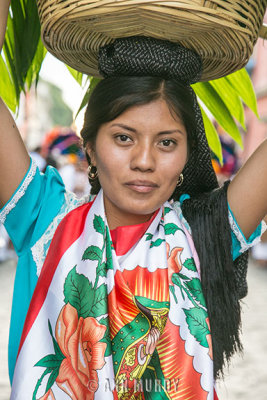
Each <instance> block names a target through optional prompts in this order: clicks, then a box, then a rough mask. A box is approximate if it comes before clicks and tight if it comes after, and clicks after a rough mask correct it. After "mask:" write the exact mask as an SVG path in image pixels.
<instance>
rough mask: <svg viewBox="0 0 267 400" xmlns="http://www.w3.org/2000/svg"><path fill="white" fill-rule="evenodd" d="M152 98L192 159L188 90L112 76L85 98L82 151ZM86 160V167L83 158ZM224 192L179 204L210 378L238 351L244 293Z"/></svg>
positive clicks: (243, 265) (193, 124) (194, 146)
mask: <svg viewBox="0 0 267 400" xmlns="http://www.w3.org/2000/svg"><path fill="white" fill-rule="evenodd" d="M157 99H164V100H165V101H166V103H167V105H168V107H169V109H170V112H171V113H172V114H173V115H174V117H175V116H178V117H179V118H180V119H181V121H182V122H183V124H184V126H185V129H186V132H187V140H188V151H189V159H190V157H191V156H192V157H194V154H196V152H197V151H198V143H197V140H196V132H197V129H198V125H197V121H196V118H195V111H194V100H193V98H192V89H191V88H190V87H189V86H184V85H182V84H180V83H178V82H177V81H175V80H172V79H163V78H160V77H152V76H144V77H140V76H139V77H134V76H117V77H109V78H106V79H104V80H102V81H100V83H99V84H98V85H97V86H96V88H95V89H94V91H93V93H92V95H91V97H90V100H89V103H88V106H87V110H86V113H85V120H84V126H83V129H82V131H81V136H82V139H83V145H84V147H86V145H87V144H88V143H90V144H91V145H94V144H95V140H96V136H97V133H98V130H99V128H100V126H101V125H102V124H104V123H106V122H109V121H112V120H113V119H115V118H116V117H118V116H119V115H120V114H122V113H123V112H124V111H126V110H127V109H128V108H130V107H132V106H136V105H142V104H147V103H149V102H152V101H155V100H157ZM192 157H191V165H193V163H192ZM87 160H88V162H89V163H90V157H89V156H88V155H87ZM185 168H186V167H185ZM90 183H91V185H92V191H91V193H92V194H97V193H98V191H99V190H100V183H99V181H98V180H93V181H92V180H90ZM227 187H228V183H226V184H225V185H224V186H223V187H222V188H217V189H215V190H213V191H209V192H208V193H205V192H204V193H203V192H201V193H198V194H195V193H194V195H193V196H191V198H190V199H188V200H185V201H184V202H183V203H182V211H183V215H184V217H185V218H186V219H187V221H188V223H189V225H190V227H191V230H192V236H193V240H194V244H195V247H196V250H197V252H198V256H199V259H200V265H201V282H202V287H203V293H204V296H205V298H206V303H207V309H208V314H209V318H210V325H211V332H212V343H213V356H214V375H215V377H218V376H219V375H221V374H222V370H223V367H224V365H225V363H226V362H228V361H229V359H230V357H231V356H232V354H233V353H234V352H235V351H237V350H241V349H242V346H241V342H240V338H239V332H240V326H241V322H240V304H239V299H240V298H242V297H244V295H246V291H247V287H246V269H247V254H246V253H245V254H244V255H242V256H240V257H239V258H238V259H237V260H236V261H235V262H233V258H232V251H231V250H232V240H231V228H230V224H229V220H228V203H227ZM203 188H205V182H204V183H203ZM204 190H205V189H204ZM180 194H181V192H180V190H179V189H177V190H176V191H175V192H174V193H173V196H172V199H173V200H174V201H176V200H179V197H180Z"/></svg>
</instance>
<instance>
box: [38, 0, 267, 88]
mask: <svg viewBox="0 0 267 400" xmlns="http://www.w3.org/2000/svg"><path fill="white" fill-rule="evenodd" d="M37 4H38V9H39V16H40V21H41V34H42V39H43V42H44V45H45V46H46V47H47V49H48V51H50V52H51V53H52V54H53V55H55V56H56V57H57V58H59V59H60V60H61V61H63V62H65V63H66V64H68V65H70V66H71V67H72V68H74V69H76V70H78V71H81V72H83V73H86V74H88V75H94V76H99V72H98V68H97V65H98V62H97V56H98V50H99V48H100V47H101V46H103V45H105V44H108V43H111V42H112V41H113V40H114V39H116V38H120V37H129V36H137V35H141V36H151V37H154V38H159V39H166V40H170V41H172V42H176V43H180V44H181V45H183V46H184V47H188V48H190V49H193V50H195V51H196V52H197V53H199V54H200V56H201V58H202V60H203V75H202V80H203V81H206V80H210V79H216V78H220V77H222V76H224V75H227V74H229V73H232V72H234V71H236V70H238V69H240V68H241V67H243V66H244V65H245V64H246V63H247V61H248V59H249V57H250V55H251V53H252V50H253V46H254V44H255V42H256V40H257V38H258V34H259V30H260V27H261V25H262V21H263V16H264V12H265V10H266V5H267V0H210V1H205V0H191V1H187V0H181V1H176V0H168V1H157V0H79V1H77V0H37Z"/></svg>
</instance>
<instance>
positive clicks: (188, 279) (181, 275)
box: [178, 272, 190, 281]
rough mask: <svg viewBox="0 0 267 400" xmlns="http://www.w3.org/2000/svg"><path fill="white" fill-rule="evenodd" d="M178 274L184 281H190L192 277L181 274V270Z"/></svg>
mask: <svg viewBox="0 0 267 400" xmlns="http://www.w3.org/2000/svg"><path fill="white" fill-rule="evenodd" d="M178 275H179V277H180V278H181V279H182V280H183V281H190V278H189V277H188V276H186V275H184V274H181V272H179V274H178Z"/></svg>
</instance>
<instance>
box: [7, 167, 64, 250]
mask: <svg viewBox="0 0 267 400" xmlns="http://www.w3.org/2000/svg"><path fill="white" fill-rule="evenodd" d="M32 175H33V176H32ZM64 193H65V186H64V184H63V181H62V179H61V177H60V175H59V173H58V172H57V170H56V169H55V168H53V167H48V168H47V169H46V172H45V174H43V173H41V172H40V171H39V169H38V168H37V167H35V166H34V165H33V162H32V161H31V165H30V167H29V170H28V172H27V174H26V175H25V177H24V179H23V181H22V182H21V184H20V186H19V187H18V188H17V190H16V192H15V193H14V194H13V196H12V198H11V199H10V200H9V202H8V203H7V204H6V205H5V206H4V208H3V209H1V210H0V221H1V215H2V219H3V216H4V225H5V228H6V230H7V232H8V234H9V236H10V239H11V241H12V243H13V245H14V248H15V250H16V253H17V254H18V256H19V257H20V256H21V255H22V254H23V253H24V252H26V251H27V250H28V249H29V248H31V247H32V246H33V244H34V243H36V241H37V240H38V239H39V238H40V237H41V236H42V234H43V233H44V232H45V230H46V228H47V226H48V225H49V223H50V222H51V221H52V219H53V218H54V217H55V216H56V215H57V213H58V212H59V210H60V208H61V206H62V204H63V201H64Z"/></svg>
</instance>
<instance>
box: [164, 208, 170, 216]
mask: <svg viewBox="0 0 267 400" xmlns="http://www.w3.org/2000/svg"><path fill="white" fill-rule="evenodd" d="M171 210H172V209H171V208H170V207H164V215H166V214H168V213H169V212H170V211H171Z"/></svg>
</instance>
